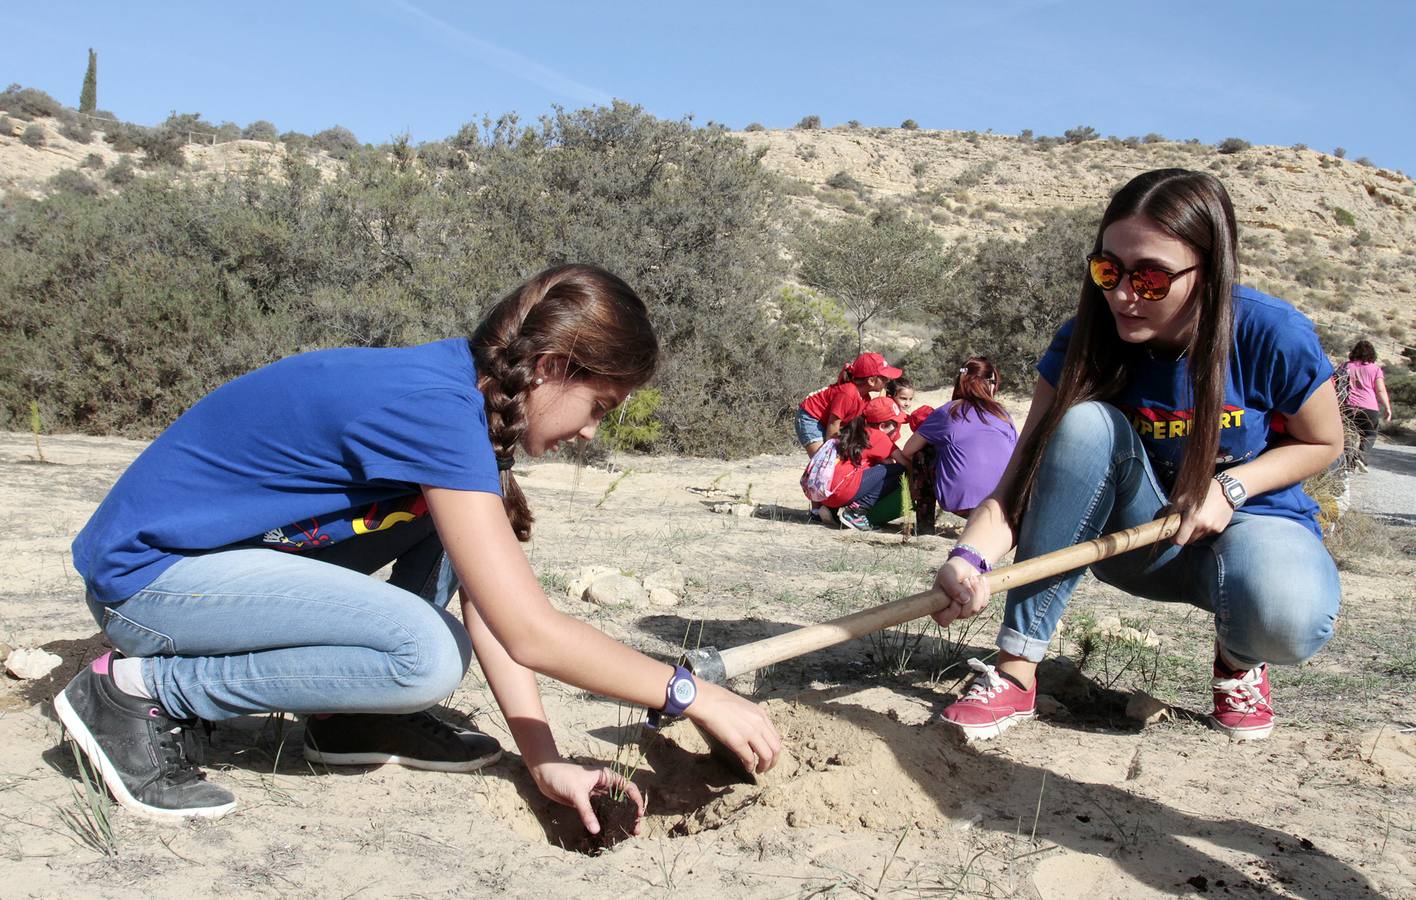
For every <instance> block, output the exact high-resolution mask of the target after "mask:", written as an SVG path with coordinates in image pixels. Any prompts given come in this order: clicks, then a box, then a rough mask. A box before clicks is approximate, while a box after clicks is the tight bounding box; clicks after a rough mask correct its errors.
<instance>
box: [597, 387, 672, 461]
mask: <svg viewBox="0 0 1416 900" xmlns="http://www.w3.org/2000/svg"><path fill="white" fill-rule="evenodd" d="M663 399H664V395H663V394H662V393H661V392H660V391H657V390H655V389H654V388H642V389H640V390H637V391H635V392H634V393H632V394H630V395H629V397H628V398H627V399H626V400H625V402H624V403H621V404H620V405H619V407H618V408H617V409H615V410H612V411H611V412H610V414H609V415H608V416H606V417H605V418H604V420H603V421H602V422H601V423H600V428H599V431H598V432H597V433H596V435H595V437H596V439H597V440H601V441H604V442H605V444H606V445H607V446H609V447H611V448H613V449H615V450H651V449H653V447H654V444H655V443H656V442H657V441H658V440H659V435H660V433H661V432H662V431H663V423H662V422H660V421H659V420H658V419H657V418H655V417H654V413H655V412H656V411H657V410H658V409H659V403H660V402H661V401H662V400H663Z"/></svg>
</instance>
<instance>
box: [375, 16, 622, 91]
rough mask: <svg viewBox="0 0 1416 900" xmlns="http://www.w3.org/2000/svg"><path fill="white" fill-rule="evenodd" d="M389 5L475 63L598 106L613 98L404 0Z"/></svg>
mask: <svg viewBox="0 0 1416 900" xmlns="http://www.w3.org/2000/svg"><path fill="white" fill-rule="evenodd" d="M389 4H390V5H391V6H394V7H396V8H398V9H400V10H402V11H403V12H404V13H406V14H408V15H409V16H412V17H413V18H415V19H417V20H419V21H420V22H422V23H424V24H425V25H430V26H432V27H433V28H435V29H437V31H438V32H439V34H440V36H441V37H443V38H444V39H445V40H447V42H448V43H450V44H452V45H453V46H455V47H457V48H459V49H460V50H462V51H464V52H465V53H467V54H468V55H469V56H471V57H473V58H474V59H476V60H478V61H479V62H483V63H486V64H487V65H489V66H493V67H494V68H497V69H500V70H501V71H503V72H506V73H507V74H509V75H514V76H516V77H517V78H520V79H522V80H524V81H529V82H531V83H532V84H534V85H536V86H537V87H540V88H544V89H545V90H547V91H550V92H551V93H553V94H559V95H560V96H562V97H568V98H570V99H573V100H577V101H579V102H582V103H590V104H596V105H600V106H608V105H609V104H610V103H612V102H613V101H614V97H612V96H611V95H610V94H608V93H606V92H605V91H602V90H600V89H599V88H596V87H592V86H590V85H588V84H581V83H580V82H578V81H576V80H575V79H573V78H570V77H569V76H566V75H562V74H561V73H560V72H557V71H556V70H555V69H552V68H550V67H549V66H546V65H543V64H542V63H539V62H537V61H536V60H534V59H531V58H530V57H526V56H522V55H521V54H520V53H517V52H516V51H514V50H508V49H506V48H505V47H498V46H497V45H496V44H493V43H491V42H490V41H486V40H483V39H482V38H479V37H477V36H476V35H474V34H471V33H470V32H468V31H466V30H464V29H462V28H458V27H457V26H456V25H453V24H452V23H450V22H445V21H443V20H442V19H439V18H438V17H437V16H434V15H432V14H431V13H428V12H425V11H423V10H421V9H419V8H418V7H416V6H414V5H413V4H412V3H408V2H406V0H389Z"/></svg>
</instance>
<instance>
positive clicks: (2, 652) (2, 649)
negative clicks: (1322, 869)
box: [0, 641, 1375, 660]
mask: <svg viewBox="0 0 1416 900" xmlns="http://www.w3.org/2000/svg"><path fill="white" fill-rule="evenodd" d="M14 649H15V648H14V647H11V646H10V645H9V644H7V643H5V642H4V641H0V660H6V659H9V658H10V654H11V653H12V652H13V651H14ZM1374 658H1375V657H1374Z"/></svg>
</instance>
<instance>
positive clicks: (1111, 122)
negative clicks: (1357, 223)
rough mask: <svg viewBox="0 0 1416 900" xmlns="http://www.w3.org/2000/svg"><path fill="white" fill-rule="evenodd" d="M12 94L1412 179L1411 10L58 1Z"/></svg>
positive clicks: (236, 113)
mask: <svg viewBox="0 0 1416 900" xmlns="http://www.w3.org/2000/svg"><path fill="white" fill-rule="evenodd" d="M3 18H4V22H5V26H6V28H5V32H6V35H5V41H4V44H5V52H4V54H3V58H0V80H3V82H4V83H7V84H8V83H10V82H19V83H22V84H25V85H27V86H33V87H38V88H42V89H44V90H46V91H48V92H50V93H51V94H54V95H55V96H56V97H57V98H59V99H60V100H61V101H63V102H65V103H68V104H70V105H77V103H78V95H79V88H80V86H81V83H82V80H83V72H84V65H85V63H86V60H87V56H86V51H87V48H88V47H90V46H92V47H94V48H95V49H96V50H97V51H98V53H99V107H100V108H102V109H108V110H111V111H113V112H115V113H117V114H118V115H119V116H120V117H121V118H124V119H128V120H131V121H135V122H139V123H143V124H154V123H156V122H159V121H161V120H162V119H163V118H165V117H166V116H167V114H168V113H169V112H171V111H174V110H175V111H178V112H199V113H201V114H202V115H203V116H205V117H206V118H207V119H209V120H211V121H213V122H222V121H227V120H230V121H234V122H237V123H238V124H241V125H245V124H247V123H249V122H251V121H253V120H256V119H268V120H270V121H273V122H274V123H275V124H276V125H277V127H279V128H280V129H281V130H289V129H294V130H297V131H304V132H306V133H313V132H315V131H319V130H321V129H323V128H326V127H329V126H330V125H335V124H338V125H343V126H345V127H346V128H349V129H351V130H352V131H354V133H355V134H357V135H358V136H359V137H360V139H362V140H364V141H368V142H374V143H378V142H382V141H386V140H388V139H390V138H391V137H393V136H394V135H397V134H400V133H402V132H408V133H409V134H411V135H412V137H413V139H414V140H415V141H423V140H434V139H438V138H442V137H447V136H449V135H451V134H453V133H454V132H455V131H456V130H457V128H458V127H459V126H460V125H461V124H462V123H464V122H467V121H471V120H475V119H479V118H480V117H481V116H482V114H484V113H491V114H493V115H499V114H501V113H503V112H509V111H516V112H518V113H520V114H521V115H522V117H523V118H534V117H536V116H537V115H540V114H541V113H544V112H547V111H548V110H549V109H550V108H551V107H552V106H553V105H555V104H560V105H563V106H567V107H572V108H574V107H580V106H586V105H591V104H597V103H606V102H609V100H610V99H611V98H620V99H624V100H628V101H631V102H634V103H638V104H641V105H642V106H644V107H645V108H646V109H648V110H649V111H650V112H652V113H654V114H655V115H658V116H662V117H666V118H678V117H681V116H684V115H687V114H690V113H691V114H693V115H694V117H695V119H696V121H698V122H700V123H703V122H707V121H716V122H722V123H724V124H727V125H729V126H731V127H734V128H741V127H742V126H744V125H746V124H748V123H749V122H754V121H756V122H761V123H763V124H765V125H767V126H769V127H788V126H790V125H792V124H794V123H795V122H797V121H798V120H799V119H800V118H801V117H802V116H804V115H807V114H815V115H819V116H821V118H822V120H823V122H824V123H825V124H826V125H833V124H840V123H843V122H845V121H847V120H849V119H858V120H859V121H861V122H862V123H864V124H867V125H887V126H894V125H898V124H899V123H900V122H901V121H903V120H904V119H906V118H912V119H915V120H916V121H917V122H918V123H919V124H920V125H921V126H922V127H925V128H951V129H976V130H978V131H986V130H988V129H992V130H993V131H995V132H999V133H1004V134H1016V133H1017V132H1018V131H1020V130H1021V129H1024V128H1030V129H1032V130H1033V131H1034V132H1035V133H1036V134H1038V135H1043V134H1061V133H1062V132H1063V131H1064V130H1066V129H1067V128H1071V127H1073V126H1076V125H1091V126H1092V127H1094V128H1096V129H1097V130H1098V131H1100V132H1101V133H1102V134H1103V135H1107V134H1115V135H1117V136H1121V137H1125V136H1127V135H1144V134H1146V133H1148V132H1158V133H1160V134H1163V135H1165V136H1167V137H1173V138H1190V137H1194V138H1199V139H1200V140H1202V141H1205V142H1214V141H1218V140H1220V139H1222V138H1225V137H1230V136H1235V137H1242V138H1245V139H1246V140H1249V141H1252V142H1254V143H1264V144H1280V145H1289V144H1293V143H1297V142H1302V143H1306V144H1308V145H1309V146H1310V147H1312V148H1314V149H1317V150H1325V151H1331V150H1332V149H1333V148H1334V147H1337V146H1342V147H1345V148H1346V149H1347V151H1348V156H1349V158H1357V157H1360V156H1366V157H1369V158H1370V159H1371V160H1372V161H1373V162H1374V163H1376V164H1377V165H1380V166H1385V167H1387V168H1394V169H1402V170H1404V171H1405V172H1407V173H1408V174H1413V175H1416V141H1413V138H1416V126H1413V123H1416V62H1413V54H1412V53H1411V52H1410V47H1411V45H1412V42H1413V39H1416V3H1412V2H1410V0H1383V2H1375V0H1344V2H1341V3H1334V2H1331V0H1328V2H1323V3H1318V2H1311V0H1287V2H1271V0H1189V2H1146V0H1134V2H1119V0H1118V2H1100V0H1098V2H1088V0H1075V2H1064V0H977V2H975V0H938V2H932V3H929V2H911V3H890V2H884V0H877V2H874V3H871V4H865V3H846V2H837V0H816V2H811V3H798V2H791V3H785V2H783V3H772V2H770V0H757V2H738V0H717V2H713V3H694V4H689V3H674V2H671V0H660V2H658V3H649V2H619V0H585V2H568V0H561V2H538V0H521V2H519V3H506V2H501V3H495V4H493V3H482V2H462V3H457V2H451V0H348V2H343V3H327V2H298V0H286V2H282V3H272V2H268V0H244V2H240V3H232V2H229V0H228V2H224V3H220V4H217V3H210V2H205V0H192V2H187V3H181V4H178V3H156V2H129V3H115V2H113V0H107V2H63V0H50V2H47V3H35V2H30V3H21V4H13V5H11V8H10V9H8V10H7V11H6V13H5V14H4V17H3Z"/></svg>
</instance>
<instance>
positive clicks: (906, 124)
mask: <svg viewBox="0 0 1416 900" xmlns="http://www.w3.org/2000/svg"><path fill="white" fill-rule="evenodd" d="M900 127H901V128H903V129H904V130H906V131H918V130H919V123H918V122H916V121H915V120H914V119H906V120H905V121H903V122H901V123H900Z"/></svg>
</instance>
